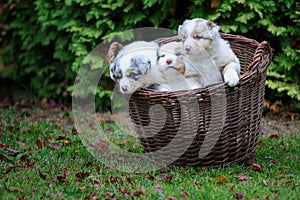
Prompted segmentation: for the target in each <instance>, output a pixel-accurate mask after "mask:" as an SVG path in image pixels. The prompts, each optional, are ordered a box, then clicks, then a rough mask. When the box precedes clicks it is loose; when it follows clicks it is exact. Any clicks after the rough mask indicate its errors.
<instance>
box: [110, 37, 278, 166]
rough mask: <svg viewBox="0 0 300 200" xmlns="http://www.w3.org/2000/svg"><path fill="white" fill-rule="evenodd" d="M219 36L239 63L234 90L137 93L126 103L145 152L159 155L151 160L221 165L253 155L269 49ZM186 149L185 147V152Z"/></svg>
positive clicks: (163, 40)
mask: <svg viewBox="0 0 300 200" xmlns="http://www.w3.org/2000/svg"><path fill="white" fill-rule="evenodd" d="M221 36H222V38H224V39H225V40H227V41H229V43H230V45H231V48H232V49H233V51H234V52H235V54H236V55H237V56H238V58H239V60H240V64H241V77H240V83H239V84H238V85H237V86H236V87H234V88H231V87H228V86H227V85H225V84H224V83H217V84H214V85H210V86H207V87H204V88H199V89H194V90H188V91H176V92H158V91H154V90H151V89H140V90H138V91H136V92H135V93H134V94H133V95H132V96H131V97H130V99H129V100H128V102H129V104H128V110H129V113H130V116H131V119H132V122H133V123H134V125H135V128H136V132H137V133H138V135H139V138H140V141H141V143H142V145H143V147H144V152H145V153H149V152H156V151H160V154H159V156H158V157H157V156H156V157H155V159H156V160H157V162H159V160H160V159H164V160H166V159H168V158H170V157H176V158H178V159H177V160H176V161H175V162H173V164H178V165H201V166H219V165H227V164H231V163H234V162H241V161H244V160H246V159H248V158H250V157H252V156H253V153H254V152H255V150H256V147H257V139H258V136H259V131H260V121H261V115H262V106H263V100H264V93H265V80H266V70H267V67H268V66H269V63H270V61H271V59H272V49H271V47H270V45H269V43H268V42H266V41H264V42H262V43H258V42H257V41H255V40H252V39H249V38H246V37H243V36H239V35H231V34H223V33H222V34H221ZM175 40H178V38H177V37H172V38H161V39H158V40H157V41H156V42H158V43H167V42H171V41H175ZM120 48H122V46H121V45H120V44H116V43H113V44H112V45H111V48H110V50H109V60H110V62H112V61H113V58H114V55H115V53H116V50H117V49H120ZM221 98H225V99H221ZM213 101H214V103H213ZM218 101H219V102H218ZM162 122H163V123H162ZM211 133H212V134H211ZM174 140H175V141H174ZM185 144H187V145H188V148H183V146H185ZM166 147H167V148H166ZM182 151H183V152H182ZM206 151H207V152H209V153H208V154H205V156H201V155H200V154H199V152H206Z"/></svg>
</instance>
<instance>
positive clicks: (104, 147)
mask: <svg viewBox="0 0 300 200" xmlns="http://www.w3.org/2000/svg"><path fill="white" fill-rule="evenodd" d="M96 143H97V144H98V146H99V147H100V149H101V150H102V151H104V152H106V151H107V150H108V147H109V143H107V142H105V141H102V140H100V139H97V140H96Z"/></svg>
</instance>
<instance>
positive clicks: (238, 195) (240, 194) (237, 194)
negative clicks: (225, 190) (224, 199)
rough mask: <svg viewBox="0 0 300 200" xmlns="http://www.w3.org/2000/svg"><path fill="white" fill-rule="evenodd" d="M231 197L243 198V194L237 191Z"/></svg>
mask: <svg viewBox="0 0 300 200" xmlns="http://www.w3.org/2000/svg"><path fill="white" fill-rule="evenodd" d="M233 197H234V198H235V199H244V194H243V193H240V192H238V193H236V194H234V196H233Z"/></svg>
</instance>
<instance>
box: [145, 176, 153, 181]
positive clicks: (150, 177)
mask: <svg viewBox="0 0 300 200" xmlns="http://www.w3.org/2000/svg"><path fill="white" fill-rule="evenodd" d="M147 179H149V180H150V181H153V180H154V179H155V177H154V176H151V175H150V176H147Z"/></svg>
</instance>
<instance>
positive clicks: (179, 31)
mask: <svg viewBox="0 0 300 200" xmlns="http://www.w3.org/2000/svg"><path fill="white" fill-rule="evenodd" d="M181 29H182V25H179V26H178V34H179V35H180V33H181Z"/></svg>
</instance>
